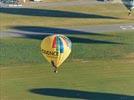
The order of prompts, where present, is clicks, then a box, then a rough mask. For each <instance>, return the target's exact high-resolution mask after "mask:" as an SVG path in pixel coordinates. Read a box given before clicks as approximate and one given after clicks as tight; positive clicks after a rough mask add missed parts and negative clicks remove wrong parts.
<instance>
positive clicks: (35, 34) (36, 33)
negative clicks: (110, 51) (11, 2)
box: [11, 26, 123, 44]
mask: <svg viewBox="0 0 134 100" xmlns="http://www.w3.org/2000/svg"><path fill="white" fill-rule="evenodd" d="M11 28H12V29H15V30H17V32H16V33H15V32H14V33H15V34H19V35H21V36H23V37H25V38H30V39H39V40H42V39H43V38H45V37H46V36H48V35H51V34H54V33H56V34H64V35H69V36H68V37H69V38H70V39H71V41H72V42H73V43H96V44H123V43H119V42H112V41H107V40H96V39H90V38H83V37H78V36H77V35H97V36H110V35H106V34H99V33H90V32H82V31H77V30H70V29H63V28H51V27H36V26H15V27H11ZM71 35H72V36H71ZM75 35H76V36H75Z"/></svg>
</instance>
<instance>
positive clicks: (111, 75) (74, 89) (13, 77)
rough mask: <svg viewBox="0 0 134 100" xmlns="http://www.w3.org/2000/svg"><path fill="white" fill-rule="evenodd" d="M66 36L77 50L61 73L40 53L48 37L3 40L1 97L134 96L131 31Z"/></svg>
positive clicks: (102, 99)
mask: <svg viewBox="0 0 134 100" xmlns="http://www.w3.org/2000/svg"><path fill="white" fill-rule="evenodd" d="M67 36H68V37H69V38H70V39H71V40H72V42H73V48H72V53H71V55H70V57H69V58H68V60H66V61H65V63H64V64H63V65H62V66H61V68H60V69H59V73H58V74H55V73H53V71H52V68H51V66H50V65H49V63H48V62H47V61H46V60H44V58H43V56H42V54H41V52H40V42H41V40H42V38H43V36H42V37H38V36H36V37H32V36H31V37H30V36H27V37H26V36H25V37H24V38H17V37H16V38H2V39H1V41H0V42H1V43H0V51H1V52H0V73H1V78H0V79H1V82H0V98H1V100H63V99H64V100H68V99H69V100H78V99H82V100H134V85H133V84H134V67H133V65H134V34H133V32H132V31H126V32H111V33H99V34H95V35H91V34H86V35H84V34H81V35H80V34H76V35H75V34H74V35H67Z"/></svg>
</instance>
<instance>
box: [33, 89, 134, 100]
mask: <svg viewBox="0 0 134 100" xmlns="http://www.w3.org/2000/svg"><path fill="white" fill-rule="evenodd" d="M30 92H31V93H35V94H39V95H46V96H54V97H62V98H74V99H84V100H134V96H128V95H121V94H112V93H99V92H88V91H80V90H72V89H59V88H38V89H31V90H30Z"/></svg>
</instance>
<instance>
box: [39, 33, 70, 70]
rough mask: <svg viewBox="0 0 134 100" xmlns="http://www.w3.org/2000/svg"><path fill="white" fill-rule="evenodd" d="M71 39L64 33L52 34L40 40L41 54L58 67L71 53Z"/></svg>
mask: <svg viewBox="0 0 134 100" xmlns="http://www.w3.org/2000/svg"><path fill="white" fill-rule="evenodd" d="M71 45H72V44H71V41H70V39H69V38H67V37H65V36H64V35H59V34H58V35H52V36H48V37H46V38H44V39H43V41H42V42H41V52H42V54H43V56H44V57H45V58H46V59H47V60H48V62H50V63H51V64H52V65H54V66H55V67H57V68H58V67H59V66H60V65H61V64H62V63H63V62H64V61H65V60H66V58H67V57H68V56H69V54H70V53H71Z"/></svg>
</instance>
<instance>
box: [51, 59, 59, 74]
mask: <svg viewBox="0 0 134 100" xmlns="http://www.w3.org/2000/svg"><path fill="white" fill-rule="evenodd" d="M51 64H52V67H53V69H54V72H55V73H58V69H57V67H56V66H55V64H54V61H51Z"/></svg>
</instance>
